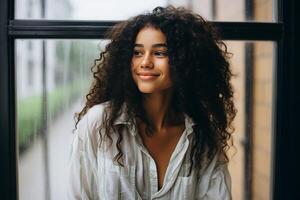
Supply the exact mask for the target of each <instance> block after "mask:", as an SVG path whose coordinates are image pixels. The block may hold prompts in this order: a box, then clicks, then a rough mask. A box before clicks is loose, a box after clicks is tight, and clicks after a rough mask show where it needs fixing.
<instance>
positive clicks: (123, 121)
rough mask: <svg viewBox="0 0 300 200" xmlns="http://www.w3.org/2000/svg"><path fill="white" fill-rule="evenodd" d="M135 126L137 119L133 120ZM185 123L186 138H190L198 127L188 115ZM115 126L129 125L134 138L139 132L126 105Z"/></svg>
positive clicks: (185, 116) (122, 108) (123, 106)
mask: <svg viewBox="0 0 300 200" xmlns="http://www.w3.org/2000/svg"><path fill="white" fill-rule="evenodd" d="M133 122H134V124H136V123H135V122H136V121H135V119H134V120H133ZM184 123H185V131H184V132H185V134H186V137H187V136H189V135H190V134H191V133H192V132H193V126H194V125H196V123H195V122H194V121H193V120H192V118H191V117H189V116H188V115H187V114H184ZM114 125H129V127H128V128H129V131H130V133H131V135H132V136H136V134H137V130H136V127H135V126H134V125H133V124H131V123H130V122H129V117H128V115H127V112H126V105H125V103H124V104H123V105H122V107H121V114H120V116H119V117H118V118H117V119H116V120H115V122H114Z"/></svg>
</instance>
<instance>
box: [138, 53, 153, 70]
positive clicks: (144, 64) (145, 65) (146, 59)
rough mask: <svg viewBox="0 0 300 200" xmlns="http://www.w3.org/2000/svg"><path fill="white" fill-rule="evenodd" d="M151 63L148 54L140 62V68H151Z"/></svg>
mask: <svg viewBox="0 0 300 200" xmlns="http://www.w3.org/2000/svg"><path fill="white" fill-rule="evenodd" d="M153 66H154V65H153V62H152V59H151V55H150V54H145V56H144V58H143V60H142V62H141V67H142V68H153Z"/></svg>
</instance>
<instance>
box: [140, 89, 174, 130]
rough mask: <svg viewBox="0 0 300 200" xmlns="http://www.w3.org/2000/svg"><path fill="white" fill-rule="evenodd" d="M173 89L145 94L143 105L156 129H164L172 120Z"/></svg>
mask: <svg viewBox="0 0 300 200" xmlns="http://www.w3.org/2000/svg"><path fill="white" fill-rule="evenodd" d="M171 97H172V91H171V90H167V91H163V92H160V93H151V94H144V96H143V106H144V109H145V112H146V114H147V117H148V119H149V120H150V121H151V123H152V125H153V128H154V130H155V131H157V132H159V131H161V130H163V129H164V128H165V127H166V126H168V124H169V123H170V120H171V116H170V115H171V111H170V103H171Z"/></svg>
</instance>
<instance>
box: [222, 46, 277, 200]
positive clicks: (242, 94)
mask: <svg viewBox="0 0 300 200" xmlns="http://www.w3.org/2000/svg"><path fill="white" fill-rule="evenodd" d="M227 45H228V48H229V51H230V52H231V53H232V54H233V55H232V58H231V64H232V70H233V73H234V74H235V77H234V78H233V80H232V84H233V86H234V91H235V95H234V96H235V98H234V99H235V105H236V108H237V116H236V119H235V121H234V127H235V131H234V133H233V140H234V147H233V148H231V149H230V150H229V152H228V155H229V158H230V161H229V170H230V174H231V177H232V193H233V199H246V196H248V197H249V196H250V195H251V196H252V199H270V192H271V191H270V188H271V183H272V179H271V172H272V166H271V163H272V148H273V146H272V140H273V134H272V133H273V132H272V131H273V128H272V119H273V112H274V111H273V87H274V63H273V61H274V55H275V54H274V53H275V44H274V43H273V42H241V41H227Z"/></svg>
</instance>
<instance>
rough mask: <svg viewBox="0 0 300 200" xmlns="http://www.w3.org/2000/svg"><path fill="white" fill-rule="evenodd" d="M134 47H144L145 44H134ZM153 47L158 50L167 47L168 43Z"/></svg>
mask: <svg viewBox="0 0 300 200" xmlns="http://www.w3.org/2000/svg"><path fill="white" fill-rule="evenodd" d="M134 47H144V45H143V44H134ZM152 47H154V48H157V47H167V44H166V43H157V44H153V45H152Z"/></svg>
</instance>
